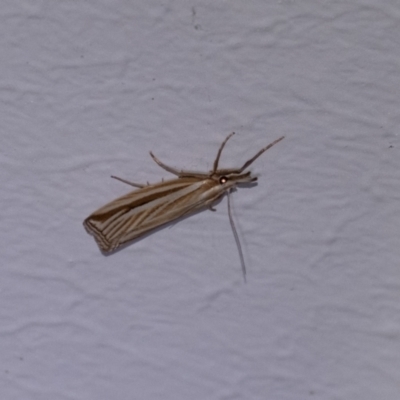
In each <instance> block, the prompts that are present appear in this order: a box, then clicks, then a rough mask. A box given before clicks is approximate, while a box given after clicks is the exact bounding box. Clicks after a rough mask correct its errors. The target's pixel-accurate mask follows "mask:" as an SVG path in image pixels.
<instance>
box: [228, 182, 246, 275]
mask: <svg viewBox="0 0 400 400" xmlns="http://www.w3.org/2000/svg"><path fill="white" fill-rule="evenodd" d="M230 192H231V191H230V190H228V215H229V222H230V223H231V228H232V232H233V236H234V237H235V242H236V246H237V248H238V251H239V257H240V263H241V265H242V272H243V279H244V281H245V282H246V264H245V263H244V257H243V252H242V246H241V244H240V240H239V235H238V233H237V230H236V227H235V223H234V222H233V218H232V213H231V196H230Z"/></svg>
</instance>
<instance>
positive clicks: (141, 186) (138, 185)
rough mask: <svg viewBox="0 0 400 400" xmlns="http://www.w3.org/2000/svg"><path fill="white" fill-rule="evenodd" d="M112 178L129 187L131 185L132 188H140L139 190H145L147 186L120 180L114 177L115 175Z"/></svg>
mask: <svg viewBox="0 0 400 400" xmlns="http://www.w3.org/2000/svg"><path fill="white" fill-rule="evenodd" d="M111 178H113V179H116V180H117V181H120V182H123V183H126V184H127V185H131V186H134V187H138V188H144V187H145V186H146V185H142V184H140V183H133V182H129V181H127V180H126V179H122V178H118V176H114V175H111ZM147 184H148V183H147Z"/></svg>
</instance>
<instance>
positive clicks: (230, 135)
mask: <svg viewBox="0 0 400 400" xmlns="http://www.w3.org/2000/svg"><path fill="white" fill-rule="evenodd" d="M234 134H235V132H232V133H230V134H229V135H228V136H227V137H226V139H225V140H224V141H223V142H222V144H221V146H220V148H219V150H218V153H217V158H216V159H215V161H214V167H213V172H215V171H216V170H217V169H218V163H219V158H220V157H221V153H222V149H223V148H224V147H225V145H226V142H227V141H228V140H229V138H231V137H232V136H233V135H234Z"/></svg>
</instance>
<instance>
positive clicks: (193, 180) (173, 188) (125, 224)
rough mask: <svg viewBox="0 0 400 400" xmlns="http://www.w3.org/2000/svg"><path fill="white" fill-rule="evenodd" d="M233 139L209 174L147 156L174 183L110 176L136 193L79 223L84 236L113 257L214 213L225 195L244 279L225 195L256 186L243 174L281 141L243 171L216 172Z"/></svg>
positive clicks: (109, 204) (247, 175)
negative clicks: (169, 227) (162, 229)
mask: <svg viewBox="0 0 400 400" xmlns="http://www.w3.org/2000/svg"><path fill="white" fill-rule="evenodd" d="M233 135H234V132H233V133H231V134H229V135H228V136H227V137H226V139H225V140H224V141H223V142H222V144H221V146H220V147H219V149H218V153H217V157H216V158H215V161H214V165H213V169H212V170H211V171H210V172H206V173H201V172H192V171H184V170H181V171H179V170H177V169H175V168H172V167H169V166H167V165H165V164H164V163H162V162H161V161H160V160H159V159H158V158H157V157H156V156H155V155H154V154H153V153H152V152H150V156H151V157H152V158H153V160H154V161H155V162H156V163H157V164H158V165H159V166H160V167H161V168H163V169H165V170H166V171H168V172H170V173H172V174H174V175H176V176H177V178H175V179H171V180H167V181H162V182H159V183H156V184H147V185H142V184H138V183H133V182H129V181H127V180H125V179H121V178H118V177H116V176H112V178H115V179H117V180H120V181H122V182H124V183H127V184H129V185H131V186H134V187H136V188H138V189H137V190H134V191H133V192H130V193H128V194H126V195H125V196H122V197H119V198H118V199H116V200H113V201H111V202H110V203H108V204H106V205H105V206H103V207H101V208H99V209H98V210H97V211H95V212H94V213H93V214H91V215H89V217H87V218H86V219H85V221H84V222H83V225H84V227H85V229H86V231H87V232H88V233H90V234H91V235H93V236H94V239H95V241H96V243H97V244H98V246H99V248H100V250H101V251H102V252H104V253H108V252H111V251H113V250H115V249H117V248H118V247H119V246H121V245H123V244H125V243H127V242H129V241H131V240H133V239H136V238H139V237H140V236H142V235H144V234H145V233H147V232H149V231H151V230H152V229H155V228H157V227H159V226H161V225H164V224H167V223H169V222H171V221H174V220H176V219H178V218H181V217H183V216H186V215H188V214H191V213H194V212H196V211H198V210H200V209H203V208H207V207H208V208H210V210H212V211H215V209H213V208H212V204H213V203H214V202H215V201H217V200H218V199H220V198H221V197H222V196H223V195H224V194H228V214H229V220H230V223H231V227H232V230H233V233H234V237H235V240H236V243H237V244H238V250H239V256H240V260H241V264H242V269H243V274H245V266H244V259H243V254H242V250H241V247H240V242H239V238H238V235H237V232H236V229H235V225H234V223H233V219H232V215H231V210H230V208H231V207H230V197H229V193H230V192H231V190H232V189H234V188H235V187H236V186H237V185H239V184H243V183H251V182H255V181H257V177H255V176H252V175H251V172H250V171H248V172H243V171H244V170H245V169H247V168H248V167H249V166H250V165H251V164H252V163H253V162H254V161H255V160H256V159H257V158H258V157H259V156H260V155H261V154H263V153H264V152H265V151H267V150H268V149H270V148H271V147H272V146H274V145H275V144H276V143H278V142H280V141H281V140H282V139H283V138H284V136H282V137H280V138H279V139H277V140H275V141H274V142H272V143H270V144H269V145H268V146H266V147H264V148H262V149H261V150H260V151H259V152H258V153H257V154H256V155H255V156H254V157H252V158H251V159H250V160H248V161H246V162H245V163H244V164H243V165H242V167H240V168H232V169H218V163H219V159H220V157H221V153H222V150H223V148H224V147H225V144H226V142H227V141H228V140H229V138H231V137H232V136H233Z"/></svg>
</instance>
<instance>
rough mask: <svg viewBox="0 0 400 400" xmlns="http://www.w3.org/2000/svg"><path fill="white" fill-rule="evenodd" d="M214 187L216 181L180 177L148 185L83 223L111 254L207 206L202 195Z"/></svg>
mask: <svg viewBox="0 0 400 400" xmlns="http://www.w3.org/2000/svg"><path fill="white" fill-rule="evenodd" d="M211 186H215V183H214V181H211V180H210V179H207V180H199V179H197V178H178V179H174V180H172V181H166V182H161V183H159V184H156V185H151V186H146V187H144V188H142V189H138V190H135V191H133V192H131V193H128V194H127V195H125V196H122V197H120V198H118V199H116V200H114V201H112V202H110V203H108V204H106V205H105V206H103V207H101V208H100V209H99V210H97V211H95V212H94V213H93V214H91V215H90V216H89V217H88V218H86V220H85V221H84V223H83V224H84V227H85V229H86V230H87V231H88V232H89V233H90V234H92V235H93V236H94V239H95V241H96V242H97V244H98V246H99V248H100V249H101V250H102V251H103V252H110V251H113V250H115V249H116V248H117V247H119V246H121V245H122V244H124V243H126V242H129V241H131V240H133V239H136V238H138V237H140V236H141V235H143V234H145V233H146V232H148V231H150V230H152V229H154V228H157V227H159V226H161V225H163V224H166V223H168V222H170V221H173V220H175V219H177V218H180V217H182V216H183V215H185V214H188V213H190V212H194V211H196V210H197V209H199V208H202V207H204V206H205V205H206V204H205V200H204V196H202V193H204V192H205V191H207V190H208V187H211Z"/></svg>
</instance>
